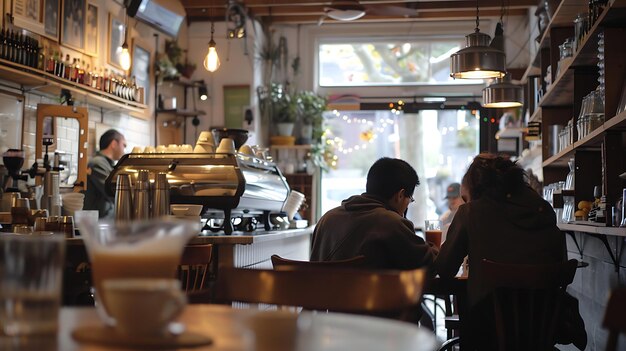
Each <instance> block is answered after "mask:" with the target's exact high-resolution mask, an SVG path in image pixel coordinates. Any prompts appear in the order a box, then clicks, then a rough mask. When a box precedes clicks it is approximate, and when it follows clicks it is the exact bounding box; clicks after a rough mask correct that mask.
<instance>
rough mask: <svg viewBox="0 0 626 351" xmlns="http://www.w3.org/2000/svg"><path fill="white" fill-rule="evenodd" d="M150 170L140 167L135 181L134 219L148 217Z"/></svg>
mask: <svg viewBox="0 0 626 351" xmlns="http://www.w3.org/2000/svg"><path fill="white" fill-rule="evenodd" d="M150 195H151V194H150V172H149V171H148V170H145V169H140V170H139V172H138V173H137V182H136V183H135V196H134V199H133V200H134V205H135V219H148V218H150V203H151V199H150Z"/></svg>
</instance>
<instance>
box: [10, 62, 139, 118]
mask: <svg viewBox="0 0 626 351" xmlns="http://www.w3.org/2000/svg"><path fill="white" fill-rule="evenodd" d="M0 79H2V80H6V81H7V82H12V83H14V84H16V86H15V88H16V89H19V90H23V91H25V92H32V91H41V92H44V93H47V94H51V95H54V96H60V94H61V89H67V90H69V91H70V92H71V93H72V95H73V97H74V101H76V102H81V103H85V104H89V105H93V106H98V107H103V108H106V109H112V110H116V109H122V110H126V111H129V112H136V113H139V114H143V113H144V112H145V110H146V109H147V108H148V106H147V105H145V104H140V103H138V102H135V101H130V100H126V99H122V98H120V97H118V96H116V95H113V94H109V93H105V92H103V91H101V90H98V89H94V88H92V87H88V86H86V85H83V84H78V83H75V82H72V81H69V80H67V79H63V78H59V77H57V76H55V75H53V74H50V73H47V72H43V71H40V70H37V69H33V68H32V67H28V66H24V65H21V64H18V63H14V62H11V61H7V60H4V59H0Z"/></svg>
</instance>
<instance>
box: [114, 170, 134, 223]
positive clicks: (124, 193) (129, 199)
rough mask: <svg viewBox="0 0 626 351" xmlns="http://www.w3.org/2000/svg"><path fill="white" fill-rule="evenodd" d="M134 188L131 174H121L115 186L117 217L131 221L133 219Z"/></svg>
mask: <svg viewBox="0 0 626 351" xmlns="http://www.w3.org/2000/svg"><path fill="white" fill-rule="evenodd" d="M132 194H133V189H132V184H131V181H130V174H124V173H122V174H119V175H118V176H117V184H116V187H115V219H116V220H118V221H129V220H132V219H133V195H132Z"/></svg>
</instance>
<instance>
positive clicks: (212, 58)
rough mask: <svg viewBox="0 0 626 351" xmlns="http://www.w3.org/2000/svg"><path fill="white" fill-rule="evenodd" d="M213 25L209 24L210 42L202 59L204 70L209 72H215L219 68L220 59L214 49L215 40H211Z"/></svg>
mask: <svg viewBox="0 0 626 351" xmlns="http://www.w3.org/2000/svg"><path fill="white" fill-rule="evenodd" d="M213 32H214V24H213V22H211V40H210V41H209V51H208V52H207V54H206V57H205V58H204V68H206V70H207V71H209V72H215V71H217V69H218V68H220V58H219V57H218V56H217V50H216V49H215V40H213Z"/></svg>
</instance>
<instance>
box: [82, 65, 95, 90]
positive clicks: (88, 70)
mask: <svg viewBox="0 0 626 351" xmlns="http://www.w3.org/2000/svg"><path fill="white" fill-rule="evenodd" d="M83 74H84V76H83V84H85V85H86V86H88V87H90V86H91V82H92V78H93V72H92V71H91V67H90V66H89V64H87V67H86V68H85V72H84V73H83Z"/></svg>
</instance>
